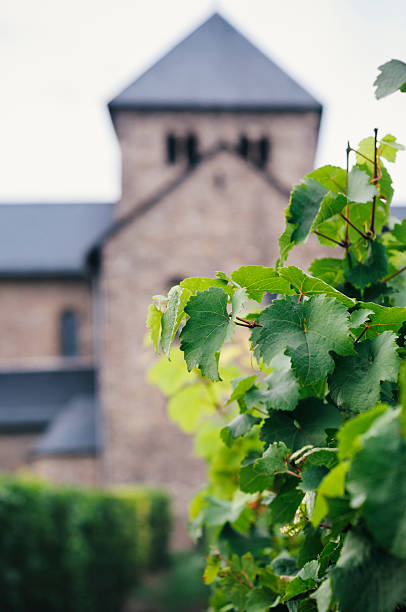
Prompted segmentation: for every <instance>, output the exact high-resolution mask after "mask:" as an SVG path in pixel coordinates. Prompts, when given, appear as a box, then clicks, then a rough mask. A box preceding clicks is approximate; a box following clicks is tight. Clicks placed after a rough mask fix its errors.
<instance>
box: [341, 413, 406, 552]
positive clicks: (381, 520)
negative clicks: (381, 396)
mask: <svg viewBox="0 0 406 612" xmlns="http://www.w3.org/2000/svg"><path fill="white" fill-rule="evenodd" d="M405 466H406V442H405V440H404V438H403V436H402V435H401V432H400V421H399V411H397V410H396V411H393V410H387V411H386V412H385V413H384V414H383V415H382V416H380V417H379V418H377V419H376V420H375V421H374V422H373V423H372V425H371V427H370V428H369V429H368V431H367V432H366V433H365V434H364V435H363V436H362V443H361V448H360V450H359V451H358V452H357V453H356V454H355V455H354V457H353V460H352V463H351V469H350V471H349V472H348V478H347V488H348V491H349V492H350V494H351V497H352V506H353V507H360V506H361V512H362V515H363V516H364V518H365V520H366V523H367V526H368V529H369V530H370V531H371V533H372V534H373V536H374V538H375V540H376V541H377V542H378V543H379V544H380V545H381V546H383V547H384V548H385V549H386V550H387V551H388V552H390V553H391V554H393V555H395V556H397V557H401V558H402V559H406V536H405V534H406V512H405V508H406V478H405Z"/></svg>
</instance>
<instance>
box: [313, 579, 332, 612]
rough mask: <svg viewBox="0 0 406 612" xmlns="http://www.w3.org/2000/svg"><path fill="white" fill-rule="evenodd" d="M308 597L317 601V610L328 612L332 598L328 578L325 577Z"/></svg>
mask: <svg viewBox="0 0 406 612" xmlns="http://www.w3.org/2000/svg"><path fill="white" fill-rule="evenodd" d="M310 597H313V599H315V600H316V602H317V612H328V611H329V610H330V606H331V603H332V599H333V591H332V589H331V582H330V578H326V580H324V582H322V583H321V585H320V586H319V588H318V589H317V591H316V592H315V593H313V594H312V595H310Z"/></svg>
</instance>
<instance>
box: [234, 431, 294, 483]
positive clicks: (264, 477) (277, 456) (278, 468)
mask: <svg viewBox="0 0 406 612" xmlns="http://www.w3.org/2000/svg"><path fill="white" fill-rule="evenodd" d="M287 455H288V449H287V448H286V445H285V444H284V443H283V442H281V441H279V442H274V443H272V444H271V445H270V446H269V447H268V448H267V450H266V451H265V452H264V454H263V455H262V457H261V458H260V459H256V460H255V461H252V462H250V463H248V464H247V465H244V466H243V467H242V468H241V470H240V489H241V491H244V492H245V493H256V492H257V491H264V490H265V489H267V488H269V487H270V486H271V485H272V482H273V479H274V476H275V474H277V473H278V474H280V473H283V472H286V469H287V468H286V464H285V460H286V457H287Z"/></svg>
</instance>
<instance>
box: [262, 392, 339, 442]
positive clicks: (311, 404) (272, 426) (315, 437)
mask: <svg viewBox="0 0 406 612" xmlns="http://www.w3.org/2000/svg"><path fill="white" fill-rule="evenodd" d="M341 424H342V417H341V415H340V413H339V411H338V410H337V408H335V406H333V405H332V404H327V403H326V404H325V403H323V402H322V401H321V400H319V399H316V398H307V399H305V400H301V401H300V402H299V406H298V407H297V408H296V409H295V410H293V411H292V412H280V411H278V412H276V411H275V412H272V414H271V416H270V418H269V419H266V420H265V422H264V424H263V426H262V427H261V432H260V438H261V440H263V441H264V442H265V443H266V444H267V445H268V444H272V443H273V442H276V441H278V440H282V441H283V442H284V443H285V444H286V446H287V447H288V449H289V450H290V451H291V452H294V451H296V450H298V449H299V448H303V447H304V446H306V445H308V444H311V445H312V446H323V445H324V444H325V440H326V433H325V431H326V429H336V428H338V427H340V425H341Z"/></svg>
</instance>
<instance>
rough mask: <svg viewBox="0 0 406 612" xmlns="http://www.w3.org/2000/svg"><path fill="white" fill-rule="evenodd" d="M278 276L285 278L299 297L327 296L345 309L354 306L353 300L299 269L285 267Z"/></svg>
mask: <svg viewBox="0 0 406 612" xmlns="http://www.w3.org/2000/svg"><path fill="white" fill-rule="evenodd" d="M279 274H280V275H281V276H282V277H283V278H286V279H287V280H288V281H289V283H290V284H291V285H292V287H293V288H294V289H295V291H296V292H297V293H299V294H300V295H306V296H308V297H310V296H312V295H321V294H323V295H327V296H328V297H333V298H335V299H336V300H338V301H339V302H341V304H344V306H347V308H351V307H352V306H355V300H353V299H352V298H349V297H348V296H346V295H344V294H343V293H341V292H340V291H337V289H334V287H331V285H328V284H327V283H325V282H324V281H322V280H320V279H319V278H315V277H314V276H310V275H309V274H306V273H305V272H303V271H302V270H300V268H296V267H295V266H287V267H286V268H281V269H280V270H279Z"/></svg>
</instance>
